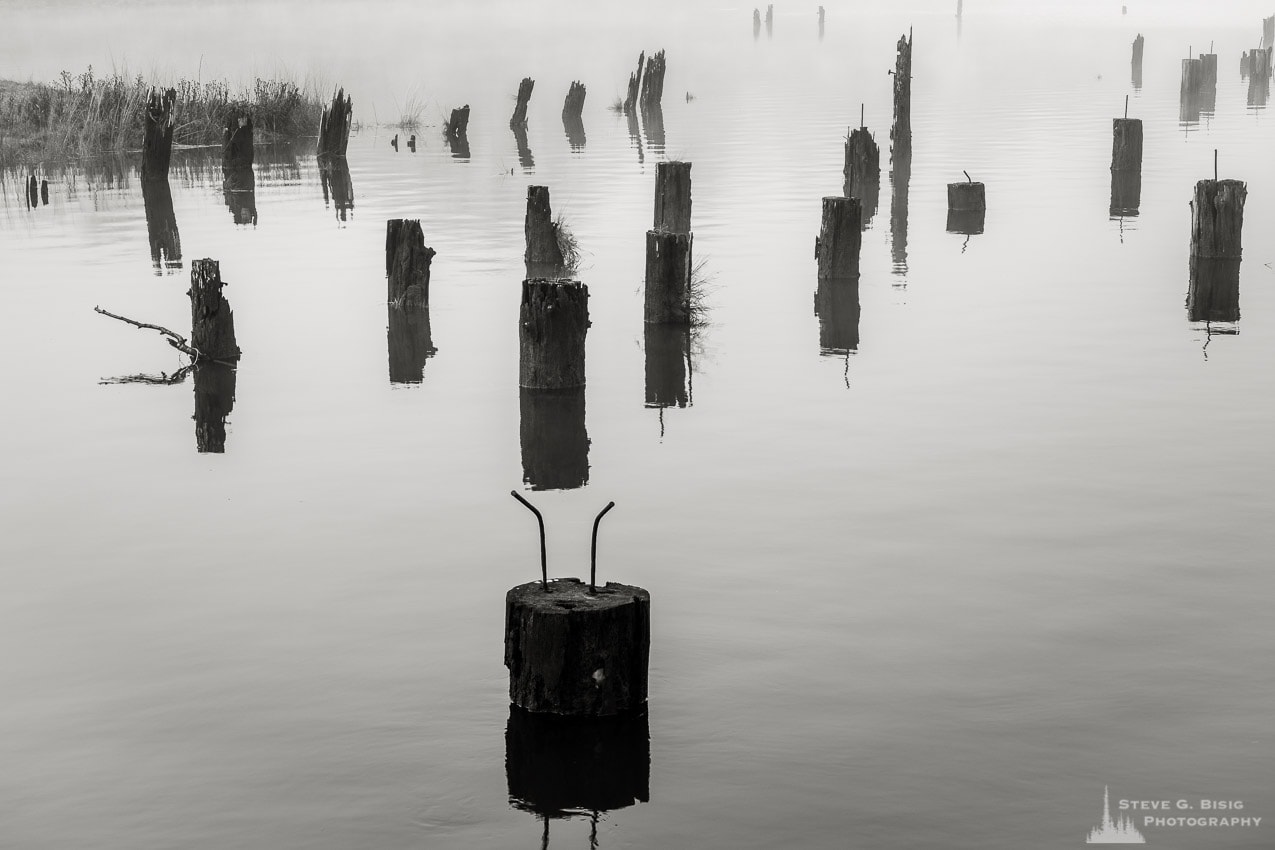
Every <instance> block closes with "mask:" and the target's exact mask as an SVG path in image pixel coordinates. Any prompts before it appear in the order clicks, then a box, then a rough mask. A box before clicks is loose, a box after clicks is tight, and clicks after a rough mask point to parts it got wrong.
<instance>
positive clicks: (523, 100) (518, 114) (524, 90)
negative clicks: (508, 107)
mask: <svg viewBox="0 0 1275 850" xmlns="http://www.w3.org/2000/svg"><path fill="white" fill-rule="evenodd" d="M535 86H536V81H535V80H533V79H531V77H523V78H522V82H521V83H519V84H518V102H517V103H516V104H515V105H514V114H513V117H512V118H510V119H509V126H510V127H526V126H527V104H528V102H530V100H531V90H532V89H533V88H535Z"/></svg>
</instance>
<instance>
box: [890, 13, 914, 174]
mask: <svg viewBox="0 0 1275 850" xmlns="http://www.w3.org/2000/svg"><path fill="white" fill-rule="evenodd" d="M895 50H896V52H897V55H896V56H895V60H894V124H893V126H892V127H891V128H890V155H891V157H896V156H903V155H906V156H909V157H910V156H911V155H912V34H911V33H910V32H909V33H908V35H907V36H906V37H905V36H900V37H899V43H898V45H896V47H895Z"/></svg>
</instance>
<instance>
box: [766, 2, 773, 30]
mask: <svg viewBox="0 0 1275 850" xmlns="http://www.w3.org/2000/svg"><path fill="white" fill-rule="evenodd" d="M774 34H775V7H774V6H773V5H768V6H766V38H770V37H771V36H772V35H774Z"/></svg>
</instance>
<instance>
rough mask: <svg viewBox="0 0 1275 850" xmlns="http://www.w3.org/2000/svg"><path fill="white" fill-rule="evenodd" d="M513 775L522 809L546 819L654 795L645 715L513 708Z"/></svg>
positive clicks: (508, 746) (508, 750) (509, 741)
mask: <svg viewBox="0 0 1275 850" xmlns="http://www.w3.org/2000/svg"><path fill="white" fill-rule="evenodd" d="M505 773H506V777H507V779H508V782H509V800H510V802H511V803H512V804H513V806H514V807H515V808H518V809H522V810H524V811H529V812H534V813H535V814H537V815H540V816H542V817H545V818H568V817H571V816H572V815H573V814H578V813H579V812H582V811H584V812H608V811H615V810H616V809H623V808H625V807H626V806H631V805H633V804H634V803H645V802H647V801H648V800H650V798H651V729H650V720H649V718H648V716H647V713H646V712H645V711H637V712H630V713H629V714H624V715H619V716H616V717H597V718H594V717H584V718H581V717H561V716H558V715H554V714H536V713H533V712H530V711H525V710H523V709H521V708H519V707H518V706H516V705H513V706H510V707H509V723H508V725H507V726H506V727H505Z"/></svg>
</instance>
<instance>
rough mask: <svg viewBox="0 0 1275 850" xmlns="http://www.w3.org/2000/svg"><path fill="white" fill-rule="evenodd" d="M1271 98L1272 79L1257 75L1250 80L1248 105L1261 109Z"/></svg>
mask: <svg viewBox="0 0 1275 850" xmlns="http://www.w3.org/2000/svg"><path fill="white" fill-rule="evenodd" d="M1270 97H1271V78H1270V77H1268V76H1265V75H1262V76H1258V75H1256V74H1254V75H1252V76H1250V77H1249V78H1248V105H1249V106H1252V107H1256V108H1258V109H1261V108H1263V107H1265V106H1266V101H1268V100H1270Z"/></svg>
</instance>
